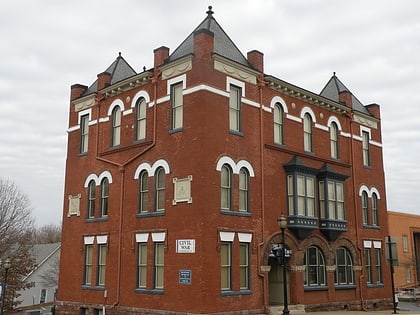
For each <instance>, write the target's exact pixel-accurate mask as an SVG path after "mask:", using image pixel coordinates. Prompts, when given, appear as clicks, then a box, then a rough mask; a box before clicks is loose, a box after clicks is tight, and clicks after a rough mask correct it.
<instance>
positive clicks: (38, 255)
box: [32, 243, 61, 266]
mask: <svg viewBox="0 0 420 315" xmlns="http://www.w3.org/2000/svg"><path fill="white" fill-rule="evenodd" d="M60 246H61V243H51V244H35V245H33V247H32V254H33V256H34V259H35V264H36V266H38V265H39V264H40V263H42V262H43V261H44V260H45V259H46V258H48V257H49V256H50V255H51V254H53V253H54V252H55V251H56V250H57V248H59V247H60Z"/></svg>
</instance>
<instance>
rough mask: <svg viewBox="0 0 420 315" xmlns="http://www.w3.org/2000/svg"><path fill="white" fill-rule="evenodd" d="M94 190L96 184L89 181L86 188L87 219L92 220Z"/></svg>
mask: <svg viewBox="0 0 420 315" xmlns="http://www.w3.org/2000/svg"><path fill="white" fill-rule="evenodd" d="M95 190H96V183H95V181H93V180H91V181H90V182H89V186H88V211H87V213H88V218H93V217H94V216H95V200H96V196H95V193H96V192H95Z"/></svg>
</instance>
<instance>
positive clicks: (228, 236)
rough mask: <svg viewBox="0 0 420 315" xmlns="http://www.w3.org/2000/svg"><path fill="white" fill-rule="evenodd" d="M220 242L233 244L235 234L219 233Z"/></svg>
mask: <svg viewBox="0 0 420 315" xmlns="http://www.w3.org/2000/svg"><path fill="white" fill-rule="evenodd" d="M219 236H220V240H221V241H222V242H233V239H234V237H235V232H222V231H220V232H219Z"/></svg>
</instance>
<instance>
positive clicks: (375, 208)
mask: <svg viewBox="0 0 420 315" xmlns="http://www.w3.org/2000/svg"><path fill="white" fill-rule="evenodd" d="M372 225H379V216H378V196H377V195H376V193H373V194H372Z"/></svg>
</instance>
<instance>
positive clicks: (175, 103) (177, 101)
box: [171, 82, 183, 129]
mask: <svg viewBox="0 0 420 315" xmlns="http://www.w3.org/2000/svg"><path fill="white" fill-rule="evenodd" d="M182 85H183V83H182V82H180V83H177V84H175V85H173V86H172V88H171V92H172V95H171V106H172V124H171V128H172V129H176V128H181V127H182V123H183V95H182Z"/></svg>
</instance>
